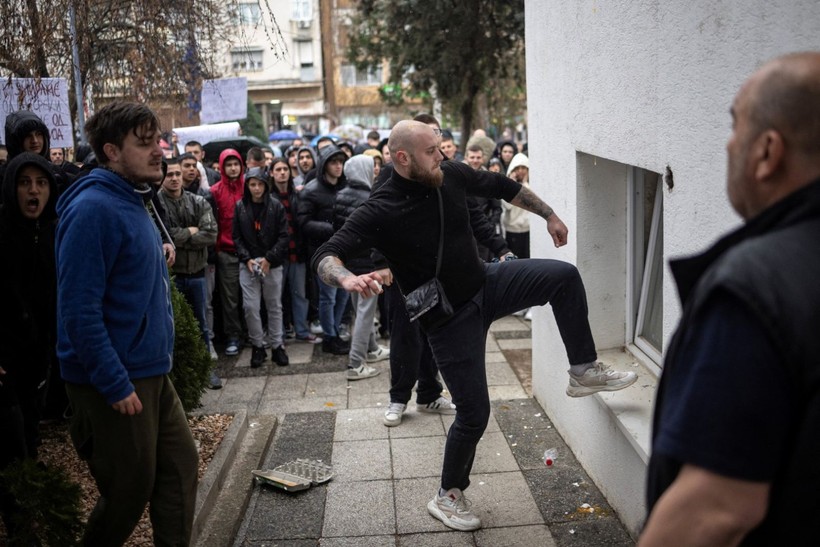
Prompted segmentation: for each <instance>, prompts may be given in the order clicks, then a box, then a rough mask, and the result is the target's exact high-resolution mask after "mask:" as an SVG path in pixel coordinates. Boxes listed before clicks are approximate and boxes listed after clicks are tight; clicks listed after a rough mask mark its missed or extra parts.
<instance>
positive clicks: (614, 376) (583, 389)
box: [567, 363, 638, 397]
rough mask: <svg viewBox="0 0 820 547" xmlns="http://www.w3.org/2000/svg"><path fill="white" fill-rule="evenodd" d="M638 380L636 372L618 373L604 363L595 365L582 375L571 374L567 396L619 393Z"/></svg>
mask: <svg viewBox="0 0 820 547" xmlns="http://www.w3.org/2000/svg"><path fill="white" fill-rule="evenodd" d="M637 380H638V375H637V374H635V373H634V372H618V371H615V370H612V369H610V368H609V367H608V366H607V365H605V364H603V363H595V364H594V365H593V366H592V367H591V368H589V369H587V371H586V372H584V373H583V374H581V375H576V374H573V373H572V372H570V373H569V386H567V395H569V396H570V397H586V396H587V395H592V394H593V393H597V392H599V391H618V390H619V389H623V388H625V387H629V386H631V385H632V384H634V383H635V382H636V381H637Z"/></svg>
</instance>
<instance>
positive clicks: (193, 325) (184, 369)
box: [169, 281, 214, 413]
mask: <svg viewBox="0 0 820 547" xmlns="http://www.w3.org/2000/svg"><path fill="white" fill-rule="evenodd" d="M171 303H172V305H173V307H174V329H175V335H174V366H173V368H172V369H171V374H169V376H170V378H171V381H172V382H173V383H174V388H176V390H177V394H178V395H179V400H180V401H181V402H182V408H183V409H185V412H186V413H190V412H191V411H193V410H194V409H196V408H199V407H200V406H201V404H202V403H201V401H202V394H203V393H204V392H205V390H206V389H207V388H208V385H210V379H211V367H213V366H214V363H213V361H212V360H211V354H210V353H209V352H208V348H207V347H206V346H205V342H203V340H202V332H201V331H200V330H199V322H197V320H196V317H195V316H194V312H193V310H191V306H190V305H189V304H188V301H187V300H185V297H184V296H183V295H182V293H181V292H179V291H178V290H177V287H176V284H175V283H173V281H172V282H171Z"/></svg>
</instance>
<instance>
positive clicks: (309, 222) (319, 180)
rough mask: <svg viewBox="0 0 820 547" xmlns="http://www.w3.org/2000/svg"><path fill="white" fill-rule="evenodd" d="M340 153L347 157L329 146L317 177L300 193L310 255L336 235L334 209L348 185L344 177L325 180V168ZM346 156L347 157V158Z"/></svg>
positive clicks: (299, 218) (302, 227)
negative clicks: (337, 199)
mask: <svg viewBox="0 0 820 547" xmlns="http://www.w3.org/2000/svg"><path fill="white" fill-rule="evenodd" d="M338 154H342V155H345V153H344V152H342V151H341V150H340V149H339V148H338V147H337V146H335V145H333V146H327V147H325V148H323V149H322V153H321V154H319V165H318V166H317V169H316V172H317V173H318V175H317V177H316V178H315V179H313V180H312V181H310V182H309V183H308V184H307V186H305V188H304V189H303V190H302V192H301V193H300V194H299V210H298V211H297V223H298V224H299V229H300V230H301V231H302V236H303V237H304V238H305V242H306V244H307V249H308V256H313V253H315V252H316V249H318V248H319V246H320V245H322V244H323V243H324V242H325V241H327V240H328V239H330V237H331V236H332V235H333V212H334V211H333V208H334V206H335V203H336V193H337V192H338V191H339V190H341V189H342V188H344V187H345V186H346V185H347V181H346V179H345V177H344V175H342V176H341V177H339V180H338V181H337V182H336V184H330V183H329V182H327V181H326V180H325V175H324V172H325V171H324V169H325V164H326V163H327V160H329V159H330V158H331V157H333V156H336V155H338ZM346 157H347V156H346V155H345V158H346Z"/></svg>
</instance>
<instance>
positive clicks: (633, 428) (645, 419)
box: [593, 349, 658, 463]
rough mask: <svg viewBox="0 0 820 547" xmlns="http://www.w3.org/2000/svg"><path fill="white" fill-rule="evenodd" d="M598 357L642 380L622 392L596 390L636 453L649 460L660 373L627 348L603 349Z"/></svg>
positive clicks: (603, 361)
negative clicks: (634, 373)
mask: <svg viewBox="0 0 820 547" xmlns="http://www.w3.org/2000/svg"><path fill="white" fill-rule="evenodd" d="M598 360H599V361H601V362H602V363H604V364H606V365H609V366H611V367H612V368H613V369H616V370H621V371H633V372H636V373H637V374H638V381H637V382H635V384H634V385H632V386H630V387H628V388H626V389H624V390H621V391H615V392H601V393H596V394H595V395H593V397H595V398H596V399H597V400H598V401H599V402H600V403H601V404H602V405H604V407H606V408H607V410H608V411H609V412H610V413H611V415H612V417H613V419H614V422H615V424H616V425H617V427H618V428H619V429H620V430H621V432H622V433H623V434H624V436H625V437H626V438H627V440H628V441H629V442H630V444H631V445H632V446H633V448H634V449H635V452H637V454H638V455H639V456H640V458H641V459H642V460H643V462H644V463H648V462H649V452H650V446H651V445H650V438H651V432H652V405H653V402H654V400H655V391H656V389H657V385H658V377H657V374H656V373H655V371H654V370H652V369H651V368H649V367H647V366H646V365H645V364H644V363H643V362H642V361H641V360H640V359H639V358H638V357H636V356H635V355H633V354H632V353H630V352H628V351H626V350H624V349H612V350H604V351H599V352H598Z"/></svg>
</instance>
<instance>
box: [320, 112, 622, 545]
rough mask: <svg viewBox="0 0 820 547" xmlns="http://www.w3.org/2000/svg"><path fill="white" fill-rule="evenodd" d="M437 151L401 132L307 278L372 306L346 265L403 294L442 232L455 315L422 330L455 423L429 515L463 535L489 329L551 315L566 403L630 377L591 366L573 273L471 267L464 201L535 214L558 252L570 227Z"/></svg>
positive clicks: (485, 397)
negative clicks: (365, 268) (527, 316)
mask: <svg viewBox="0 0 820 547" xmlns="http://www.w3.org/2000/svg"><path fill="white" fill-rule="evenodd" d="M439 145H440V136H439V134H438V133H437V132H436V131H435V130H434V129H433V128H431V127H430V126H428V125H426V124H423V123H421V122H416V121H402V122H399V123H398V124H397V125H396V126H395V127H394V128H393V131H392V132H391V134H390V140H389V143H388V147H389V149H390V155H391V157H392V158H393V166H394V169H395V172H394V174H393V176H392V178H391V179H390V181H388V182H387V183H385V184H384V185H382V186H381V187H380V188H379V189H377V190H376V191H374V192H373V194H372V195H371V197H370V199H369V200H368V201H367V202H365V203H364V204H363V205H362V206H361V207H360V208H359V209H358V210H357V211H356V212H355V213H354V214H353V215H352V216H351V217H350V218H349V219H348V221H347V222H346V223H345V225H344V226H343V227H342V229H341V230H339V231H338V232H336V234H335V235H334V236H333V237H332V238H331V239H330V240H329V241H328V242H327V243H325V244H324V245H322V246H321V247H320V248H319V250H318V251H317V252H316V254H315V255H314V256H313V260H312V267H313V268H314V270H316V271H317V272H318V274H319V275H320V276H321V278H322V280H323V281H324V282H325V283H328V284H329V285H333V286H336V287H341V288H344V289H345V290H347V291H350V292H357V293H359V294H361V295H362V296H364V297H369V296H372V295H374V294H378V293H379V292H381V283H382V281H383V280H382V279H381V277H380V276H379V275H378V274H377V273H375V272H374V273H369V274H365V275H358V276H357V275H353V274H352V273H351V272H350V271H348V270H347V269H346V268H345V267H344V261H345V260H346V258H347V257H349V256H355V254H356V253H357V252H359V251H361V250H363V249H367V248H371V247H373V248H376V249H378V250H379V251H381V252H382V253H383V254H384V256H385V257H386V258H387V261H388V263H389V265H390V269H391V270H392V272H393V275H394V277H395V279H396V280H397V282H398V284H399V287H400V288H401V291H402V293H403V294H404V295H407V294H408V293H410V292H411V291H413V290H414V289H416V288H417V287H419V286H420V285H422V284H424V283H425V282H427V281H429V280H431V279H432V278H433V277H434V276H436V262H437V260H436V258H437V256H436V255H437V254H438V247H439V234H440V233H442V232H443V233H444V247H443V249H444V250H443V252H442V257H441V264H440V272H439V274H438V279H439V281H440V282H441V285H442V287H443V289H444V292H445V294H446V297H447V299H448V300H449V301H450V303H451V304H452V307H453V310H454V313H453V315H452V316H451V317H449V319H447V320H446V321H444V322H443V323H442V322H433V321H431V320H429V319H427V315H422V316H421V318H420V319H419V322H420V323H421V326H422V328H423V329H424V330H425V332H426V333H427V338H428V341H429V344H430V348H431V349H432V351H433V355H434V357H435V360H436V363H437V364H438V367H439V371H440V372H441V375H442V377H443V378H444V381H445V382H446V384H447V387H448V389H449V390H450V393H451V394H452V396H453V403H455V405H456V418H455V422H454V423H453V426H452V427H451V428H450V431H449V433H448V435H447V444H446V446H445V449H444V464H443V469H442V476H441V488H440V490H439V491H438V493H437V494H436V495H435V496H434V497H433V499H432V500H431V501H430V503H428V504H427V509H428V511H429V512H430V514H431V515H433V516H434V517H436V518H438V519H439V520H441V521H442V522H443V523H444V524H445V525H447V526H449V527H450V528H453V529H456V530H464V531H469V530H475V529H478V528H480V527H481V520H480V519H479V518H478V516H476V515H475V514H474V513H473V512H472V511H471V509H470V504H469V503H467V501H466V498H465V496H464V493H463V491H464V490H465V489H466V488H467V487H468V486H469V484H470V470H471V468H472V465H473V459H474V457H475V450H476V445H477V444H478V441H479V440H480V439H481V436H482V434H483V433H484V429H485V428H486V426H487V421H488V420H489V416H490V398H489V393H488V390H487V377H486V371H485V367H484V357H485V356H484V352H485V350H484V348H485V343H484V340H486V336H487V330H488V329H489V327H490V324H491V323H492V322H493V321H494V320H495V319H498V318H500V317H504V316H506V315H509V314H511V313H513V312H515V311H518V310H521V309H524V308H527V307H530V306H541V305H544V304H546V303H548V302H549V303H550V304H551V305H552V309H553V313H554V314H555V320H556V322H557V323H558V329H559V331H560V333H561V337H562V340H563V341H564V346H565V348H566V351H567V357H568V359H569V363H570V371H569V387H568V388H567V394H568V395H569V396H571V397H582V396H585V395H590V394H592V393H595V392H598V391H614V390H618V389H623V388H625V387H627V386H629V385H631V384H632V383H634V382H635V380H636V379H637V377H636V375H635V373H632V372H629V373H623V372H615V371H611V370H607V369H606V367H605V366H603V365H602V364H601V363H597V362H596V359H597V354H596V352H595V343H594V341H593V339H592V333H591V331H590V328H589V322H588V320H587V302H586V293H585V291H584V286H583V283H582V282H581V277H580V275H579V274H578V270H577V269H576V268H575V266H573V265H571V264H568V263H566V262H560V261H557V260H544V259H541V260H513V261H509V262H502V263H491V264H485V263H483V262H482V261H481V259H480V258H479V257H478V251H477V249H476V243H475V240H474V238H473V235H472V231H471V229H470V223H469V215H468V208H467V203H466V198H467V194H473V195H478V196H483V197H488V198H497V199H504V200H506V201H508V202H510V203H512V204H513V205H517V206H519V207H521V208H523V209H526V210H528V211H531V212H533V213H535V214H537V215H539V216H540V217H542V218H544V220H546V222H547V231H548V232H549V233H550V235H551V236H552V239H553V242H554V243H555V246H556V247H560V246H562V245H565V244H566V242H567V227H566V226H565V225H564V223H563V222H562V221H561V219H559V218H558V216H557V215H556V214H555V213H554V212H553V210H552V208H550V207H549V206H548V205H547V204H545V203H544V202H543V201H541V200H540V199H539V198H538V197H537V196H536V195H535V194H534V193H533V192H532V191H531V190H529V189H528V188H525V187H523V186H521V185H519V184H516V183H515V182H513V181H512V180H510V179H508V178H506V177H504V176H502V175H499V174H496V173H491V172H489V171H474V170H472V169H471V168H470V167H469V166H467V165H464V164H461V163H457V162H446V163H444V164H442V163H441V162H442V160H443V159H444V156H443V155H442V153H441V151H440V149H439ZM443 170H444V171H446V177H445V176H444V175H445V173H444V171H443ZM444 180H446V181H447V183H446V184H444V183H443V181H444ZM439 204H441V206H442V207H443V211H444V212H443V216H444V226H441V221H440V212H439V206H440V205H439Z"/></svg>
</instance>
